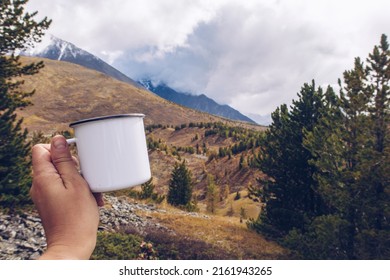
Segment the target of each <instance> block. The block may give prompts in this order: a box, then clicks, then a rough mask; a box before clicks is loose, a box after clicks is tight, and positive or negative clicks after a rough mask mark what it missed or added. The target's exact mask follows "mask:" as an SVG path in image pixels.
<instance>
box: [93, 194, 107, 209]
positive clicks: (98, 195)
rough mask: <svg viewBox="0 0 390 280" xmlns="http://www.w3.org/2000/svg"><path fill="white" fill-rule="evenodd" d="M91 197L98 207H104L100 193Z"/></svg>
mask: <svg viewBox="0 0 390 280" xmlns="http://www.w3.org/2000/svg"><path fill="white" fill-rule="evenodd" d="M93 196H94V197H95V199H96V203H97V205H98V206H104V199H103V194H102V193H93Z"/></svg>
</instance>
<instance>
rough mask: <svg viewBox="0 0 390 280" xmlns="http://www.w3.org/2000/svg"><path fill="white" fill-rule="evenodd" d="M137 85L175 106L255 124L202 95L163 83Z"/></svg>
mask: <svg viewBox="0 0 390 280" xmlns="http://www.w3.org/2000/svg"><path fill="white" fill-rule="evenodd" d="M139 83H140V84H142V85H143V86H144V87H145V88H147V89H148V90H150V91H152V92H154V93H155V94H157V95H158V96H160V97H162V98H165V99H167V100H170V101H172V102H175V103H177V104H180V105H183V106H186V107H189V108H192V109H195V110H199V111H202V112H206V113H209V114H213V115H216V116H220V117H225V118H228V119H231V120H238V121H244V122H249V123H253V124H254V123H255V122H254V121H253V120H251V119H250V118H248V117H247V116H244V115H243V114H241V113H240V112H239V111H237V110H235V109H233V108H232V107H230V106H229V105H220V104H218V103H217V102H215V101H214V100H213V99H211V98H209V97H207V96H206V95H204V94H200V95H191V94H188V93H183V92H178V91H176V90H174V89H172V88H170V87H169V86H167V85H165V84H163V83H160V84H157V85H154V84H153V83H152V82H151V81H150V80H142V81H139Z"/></svg>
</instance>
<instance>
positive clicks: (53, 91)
mask: <svg viewBox="0 0 390 280" xmlns="http://www.w3.org/2000/svg"><path fill="white" fill-rule="evenodd" d="M40 60H43V61H44V62H45V68H43V69H42V70H41V71H40V73H39V74H37V75H34V76H31V77H26V78H25V85H24V88H25V89H26V90H32V89H35V90H36V92H35V94H34V95H33V96H32V98H31V100H32V103H33V105H32V106H29V107H27V108H25V109H24V110H22V111H20V112H19V115H20V116H22V117H24V119H25V122H24V124H25V125H26V126H27V127H28V128H29V130H30V131H31V132H32V131H37V130H41V131H43V132H44V133H45V134H51V133H52V132H54V131H56V130H65V129H68V124H69V123H70V122H72V121H75V120H79V119H84V118H89V117H94V116H100V115H111V114H121V113H144V114H145V115H146V118H145V124H153V123H162V124H171V125H177V124H181V123H189V122H191V121H195V122H215V121H222V122H229V121H228V120H225V119H223V118H219V117H215V116H212V115H209V114H206V113H201V112H198V111H196V110H191V109H188V108H184V107H182V106H179V105H176V104H174V103H172V102H169V101H167V100H165V99H163V98H161V97H158V96H156V95H155V94H153V93H151V92H149V91H147V90H143V89H140V88H138V87H135V86H132V85H129V84H127V83H125V82H120V81H118V80H116V79H113V78H111V77H108V76H106V75H104V74H102V73H100V72H97V71H94V70H90V69H87V68H84V67H82V66H79V65H75V64H72V63H68V62H62V61H54V60H49V59H40V58H32V57H25V58H23V59H22V61H25V62H26V63H27V62H32V61H40ZM230 123H232V124H233V122H230ZM237 124H238V123H237ZM242 125H243V126H247V125H248V124H242ZM253 127H254V128H256V127H257V126H253Z"/></svg>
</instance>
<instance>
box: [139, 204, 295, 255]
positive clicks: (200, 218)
mask: <svg viewBox="0 0 390 280" xmlns="http://www.w3.org/2000/svg"><path fill="white" fill-rule="evenodd" d="M162 207H163V208H164V210H166V211H165V212H153V213H150V212H149V213H138V214H139V215H141V216H142V215H146V216H149V218H150V217H151V218H154V219H156V220H157V222H158V223H160V224H162V225H164V226H165V227H167V228H169V229H171V230H173V231H174V232H175V233H176V234H177V236H178V238H188V239H191V240H201V241H203V242H206V243H208V244H210V245H213V246H217V247H219V248H221V249H223V250H225V251H227V252H231V253H233V255H235V256H237V259H284V258H285V257H286V256H287V254H288V252H287V250H286V249H284V248H282V247H280V246H279V245H278V244H276V243H275V242H272V241H268V240H266V239H265V238H264V237H263V236H261V235H260V234H258V233H256V232H254V231H251V230H249V229H248V228H247V226H246V224H245V223H240V219H239V218H237V217H222V216H215V215H205V214H202V213H197V214H193V213H187V212H184V211H180V210H177V209H176V208H174V207H171V206H168V205H164V206H162Z"/></svg>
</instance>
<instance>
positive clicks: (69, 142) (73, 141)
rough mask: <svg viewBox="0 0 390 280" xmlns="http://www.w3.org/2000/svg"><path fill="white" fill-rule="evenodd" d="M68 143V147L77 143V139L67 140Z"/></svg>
mask: <svg viewBox="0 0 390 280" xmlns="http://www.w3.org/2000/svg"><path fill="white" fill-rule="evenodd" d="M66 142H67V143H68V145H70V144H74V143H76V138H70V139H66Z"/></svg>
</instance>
